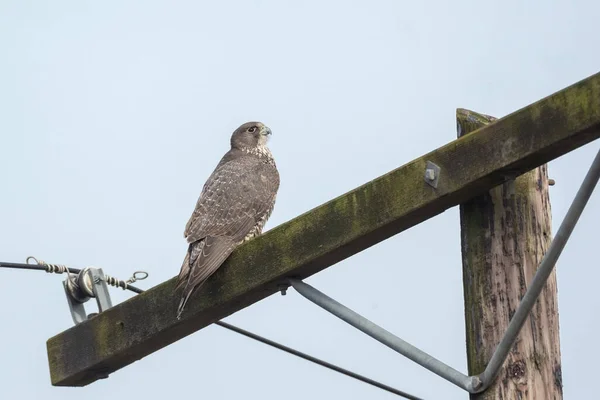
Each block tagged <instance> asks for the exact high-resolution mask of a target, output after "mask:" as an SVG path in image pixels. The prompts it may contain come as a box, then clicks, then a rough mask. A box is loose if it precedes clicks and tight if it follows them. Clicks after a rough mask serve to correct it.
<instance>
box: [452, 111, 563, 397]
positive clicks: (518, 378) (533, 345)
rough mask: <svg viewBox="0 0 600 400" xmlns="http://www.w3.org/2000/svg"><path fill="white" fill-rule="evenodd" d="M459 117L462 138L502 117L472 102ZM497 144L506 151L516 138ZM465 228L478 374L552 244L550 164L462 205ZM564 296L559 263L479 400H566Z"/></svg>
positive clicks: (469, 322)
mask: <svg viewBox="0 0 600 400" xmlns="http://www.w3.org/2000/svg"><path fill="white" fill-rule="evenodd" d="M456 118H457V129H458V136H459V137H461V136H463V135H466V134H468V133H470V132H472V131H475V130H477V129H479V128H482V127H484V126H486V125H488V124H490V123H492V122H493V121H495V118H494V117H490V116H488V115H484V114H478V113H475V112H472V111H468V110H464V109H458V110H457V113H456ZM497 146H498V149H497V151H499V152H502V151H505V148H504V147H503V146H505V147H506V146H508V147H510V144H508V143H506V144H502V143H498V144H497ZM507 149H508V148H507ZM509 178H510V177H509ZM551 183H553V182H551ZM460 228H461V248H462V260H463V285H464V297H465V321H466V339H467V359H468V368H469V375H475V374H479V373H481V372H483V370H484V369H485V367H486V365H487V363H488V361H489V360H490V358H491V356H492V354H493V352H494V349H495V348H496V346H497V345H498V343H499V342H500V340H501V339H502V336H503V335H504V333H505V332H506V328H507V326H508V323H509V321H510V319H511V318H512V316H513V314H514V312H515V310H516V308H517V306H518V305H519V302H520V299H521V298H522V297H523V295H524V294H525V291H526V289H527V287H528V285H529V283H530V282H531V279H532V277H533V275H534V273H535V271H536V269H537V267H538V265H539V264H540V262H541V260H542V257H543V256H544V254H545V253H546V250H547V249H548V246H549V245H550V241H551V235H552V232H551V213H550V199H549V195H548V169H547V164H543V165H541V166H540V167H538V168H535V169H533V170H531V171H529V172H527V173H525V174H524V175H521V176H519V177H517V178H516V179H510V180H508V181H507V182H506V183H504V184H502V185H500V186H497V187H495V188H493V189H491V190H490V191H488V192H486V193H484V194H483V195H481V196H478V197H475V198H473V199H471V200H469V201H467V202H465V203H463V204H461V205H460ZM556 296H557V285H556V272H555V270H554V271H553V272H552V275H551V276H550V277H549V279H548V281H547V283H546V286H545V288H544V290H543V291H542V294H541V295H540V297H539V298H538V300H537V302H536V305H535V307H534V308H533V310H532V312H531V314H530V316H529V317H528V319H527V321H526V323H525V325H524V326H523V329H522V331H521V333H520V335H519V337H518V338H517V340H516V342H515V344H514V345H513V347H512V349H511V352H510V355H509V356H508V359H507V360H506V362H505V363H504V365H503V367H502V368H501V370H500V373H499V375H498V378H497V379H496V381H495V382H494V383H493V384H492V386H490V387H489V388H488V390H486V391H485V392H483V393H479V394H472V395H471V399H472V400H490V399H500V400H507V399H520V400H534V399H535V400H546V399H562V375H561V361H560V342H559V322H558V303H557V297H556Z"/></svg>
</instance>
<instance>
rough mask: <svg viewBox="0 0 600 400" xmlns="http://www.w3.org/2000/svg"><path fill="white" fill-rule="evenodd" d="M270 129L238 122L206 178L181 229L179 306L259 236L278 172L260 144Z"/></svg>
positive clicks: (272, 197) (260, 124) (271, 157)
mask: <svg viewBox="0 0 600 400" xmlns="http://www.w3.org/2000/svg"><path fill="white" fill-rule="evenodd" d="M270 135H271V130H270V129H269V128H268V127H266V126H265V125H264V124H262V123H260V122H248V123H246V124H244V125H242V126H240V127H239V128H238V129H236V131H235V132H234V133H233V135H232V137H231V149H230V150H229V151H228V152H227V153H226V154H225V155H224V156H223V158H222V159H221V161H220V162H219V164H218V165H217V167H216V168H215V170H214V171H213V173H212V175H211V176H210V177H209V178H208V180H207V181H206V183H205V184H204V187H203V189H202V193H201V194H200V198H199V199H198V202H197V203H196V208H195V209H194V212H193V213H192V216H191V218H190V220H189V221H188V223H187V225H186V227H185V233H184V236H185V238H186V239H187V242H188V243H189V247H188V251H187V254H186V256H185V259H184V261H183V265H182V266H181V271H180V273H179V278H178V281H177V286H176V289H179V288H183V293H182V297H181V302H180V304H179V308H178V311H177V317H178V318H179V317H180V316H181V313H182V311H183V309H184V307H185V304H186V302H187V300H188V298H189V297H190V295H191V294H192V293H193V291H194V290H195V289H197V288H198V287H199V286H200V285H202V283H204V282H205V281H206V280H207V279H208V278H209V277H210V276H211V275H212V274H213V273H214V272H215V271H216V270H217V269H218V268H219V267H220V266H221V264H223V262H224V261H225V260H226V259H227V257H229V255H230V254H231V253H232V252H233V250H234V249H235V247H236V246H238V245H239V244H241V243H243V242H244V241H246V240H249V239H251V238H253V237H255V236H257V235H260V234H261V232H262V229H263V227H264V225H265V223H266V222H267V220H268V218H269V216H270V215H271V212H272V211H273V207H274V205H275V198H276V195H277V190H278V189H279V173H278V172H277V167H276V165H275V161H274V159H273V156H272V155H271V152H270V151H269V149H268V148H267V146H266V142H267V139H268V137H269V136H270Z"/></svg>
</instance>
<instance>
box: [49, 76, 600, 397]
mask: <svg viewBox="0 0 600 400" xmlns="http://www.w3.org/2000/svg"><path fill="white" fill-rule="evenodd" d="M599 136H600V74H596V75H593V76H591V77H590V78H587V79H585V80H583V81H581V82H579V83H577V84H575V85H572V86H570V87H569V88H566V89H564V90H562V91H560V92H558V93H556V94H554V95H552V96H550V97H547V98H545V99H543V100H541V101H539V102H537V103H535V104H532V105H530V106H528V107H526V108H523V109H521V110H519V111H516V112H515V113H513V114H511V115H509V116H507V117H505V118H503V119H501V120H498V121H497V122H495V123H494V124H491V125H489V126H487V127H485V128H483V129H480V130H479V131H477V132H473V133H470V134H467V135H465V136H463V137H461V138H460V139H458V140H455V141H453V142H451V143H448V144H447V145H445V146H443V147H440V148H439V149H437V150H434V151H432V152H431V153H429V154H426V155H424V156H423V157H420V158H418V159H416V160H414V161H412V162H410V163H408V164H406V165H404V166H402V167H400V168H398V169H396V170H394V171H391V172H390V173H388V174H385V175H383V176H381V177H379V178H377V179H375V180H373V181H371V182H369V183H367V184H365V185H363V186H361V187H359V188H357V189H354V190H352V191H350V192H349V193H346V194H344V195H342V196H340V197H338V198H336V199H333V200H331V201H329V202H327V203H325V204H323V205H321V206H319V207H317V208H315V209H313V210H311V211H309V212H307V213H305V214H303V215H300V216H299V217H297V218H295V219H293V220H291V221H289V222H287V223H285V224H282V225H280V226H278V227H277V228H275V229H272V230H271V231H269V232H267V233H265V234H264V235H262V236H260V237H258V238H256V239H253V240H251V241H249V242H247V243H245V244H243V245H242V246H240V247H238V248H237V249H236V250H235V251H234V252H233V253H232V255H231V256H230V257H229V258H228V259H227V261H226V262H225V263H224V264H223V266H222V267H221V268H220V269H219V270H218V271H217V272H216V273H215V274H214V275H213V276H212V277H211V278H210V279H209V280H208V281H207V282H206V283H205V284H204V285H203V287H202V290H200V291H198V292H197V293H195V294H194V295H193V296H192V298H191V299H190V301H189V303H188V306H187V310H186V312H185V313H184V314H183V316H182V319H181V320H179V321H178V320H177V319H176V318H175V315H176V310H177V304H178V301H179V299H178V298H177V296H175V295H174V293H173V288H174V284H175V279H171V280H169V281H167V282H164V283H162V284H160V285H158V286H156V287H154V288H152V289H150V290H148V291H146V292H145V293H143V294H141V295H139V296H136V297H134V298H132V299H130V300H128V301H126V302H124V303H121V304H119V305H117V306H115V307H113V308H111V309H109V310H107V311H105V312H103V313H100V314H99V315H98V316H96V317H94V318H92V319H91V320H89V321H86V322H84V323H82V324H80V325H78V326H75V327H72V328H70V329H67V330H66V331H64V332H62V333H60V334H58V335H56V336H54V337H52V338H50V339H49V340H48V342H47V349H48V362H49V365H50V377H51V381H52V384H53V385H58V386H83V385H87V384H89V383H91V382H94V381H95V380H97V379H100V378H103V377H106V376H107V375H108V374H109V373H112V372H114V371H116V370H118V369H120V368H123V367H124V366H126V365H128V364H131V363H132V362H135V361H136V360H139V359H140V358H142V357H145V356H147V355H148V354H151V353H152V352H155V351H157V350H159V349H161V348H163V347H165V346H167V345H169V344H170V343H173V342H174V341H176V340H179V339H181V338H183V337H185V336H187V335H189V334H191V333H193V332H195V331H197V330H199V329H202V328H203V327H205V326H207V325H209V324H212V323H213V322H215V321H218V320H220V319H222V318H224V317H227V316H228V315H230V314H232V313H235V312H237V311H239V310H241V309H243V308H244V307H247V306H249V305H251V304H253V303H255V302H257V301H259V300H261V299H263V298H265V297H267V296H269V295H271V294H273V293H275V292H277V291H278V285H279V284H281V283H282V282H285V279H286V278H289V277H296V278H300V279H304V278H306V277H308V276H310V275H312V274H314V273H316V272H319V271H321V270H323V269H324V268H327V267H330V266H332V265H334V264H335V263H337V262H339V261H341V260H343V259H345V258H347V257H350V256H351V255H353V254H356V253H358V252H360V251H362V250H364V249H366V248H368V247H370V246H372V245H374V244H376V243H378V242H380V241H382V240H384V239H387V238H389V237H390V236H392V235H395V234H397V233H399V232H402V231H404V230H406V229H408V228H410V227H412V226H414V225H415V224H418V223H420V222H422V221H424V220H426V219H428V218H431V217H433V216H435V215H437V214H439V213H441V212H443V211H444V210H446V209H448V208H450V207H453V206H456V205H458V204H460V203H463V202H464V201H466V200H468V199H470V198H472V197H473V196H475V195H478V194H481V193H483V192H485V191H487V190H490V189H491V188H493V187H494V186H497V185H499V184H501V183H503V182H504V181H505V180H506V179H507V178H506V177H507V175H508V174H517V175H518V174H522V173H525V172H527V171H529V170H531V169H532V168H535V167H537V166H539V165H542V164H544V163H546V162H548V161H550V160H552V159H554V158H556V157H558V156H560V155H562V154H565V153H568V152H569V151H571V150H573V149H576V148H578V147H580V146H582V145H584V144H586V143H589V142H590V141H592V140H595V139H597V138H598V137H599ZM427 161H432V162H434V163H436V164H437V165H438V166H440V167H441V177H440V181H439V184H438V186H437V189H434V188H432V187H431V186H429V185H428V184H426V183H425V181H424V172H425V166H426V163H427ZM335 173H336V172H335V171H334V172H332V179H334V178H335V177H334V175H335ZM170 268H173V273H176V272H177V271H176V270H177V266H171V267H170Z"/></svg>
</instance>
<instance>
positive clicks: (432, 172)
mask: <svg viewBox="0 0 600 400" xmlns="http://www.w3.org/2000/svg"><path fill="white" fill-rule="evenodd" d="M440 172H441V168H440V167H439V166H437V165H436V164H434V163H432V162H431V161H427V166H426V167H425V183H427V184H428V185H429V186H431V187H433V188H434V189H437V186H438V181H439V180H440Z"/></svg>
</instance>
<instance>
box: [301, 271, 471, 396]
mask: <svg viewBox="0 0 600 400" xmlns="http://www.w3.org/2000/svg"><path fill="white" fill-rule="evenodd" d="M289 283H290V284H291V285H292V286H293V287H294V289H296V291H297V292H298V293H300V294H301V295H302V296H304V297H305V298H307V299H308V300H310V301H312V302H313V303H315V304H316V305H318V306H319V307H322V308H323V309H325V310H326V311H329V312H330V313H332V314H333V315H335V316H336V317H338V318H340V319H341V320H343V321H345V322H347V323H349V324H350V325H352V326H353V327H355V328H356V329H358V330H360V331H362V332H364V333H366V334H367V335H369V336H371V337H372V338H373V339H375V340H377V341H378V342H381V343H382V344H384V345H386V346H387V347H389V348H391V349H392V350H395V351H397V352H398V353H400V354H402V355H403V356H405V357H406V358H409V359H410V360H412V361H414V362H416V363H417V364H419V365H421V366H422V367H424V368H427V369H428V370H430V371H431V372H433V373H434V374H436V375H439V376H441V377H442V378H444V379H446V380H448V381H450V382H452V383H454V384H455V385H456V386H458V387H460V388H462V389H464V390H466V391H467V392H470V393H473V391H474V386H475V384H476V383H477V382H476V381H475V379H476V378H475V377H470V376H467V375H465V374H463V373H461V372H459V371H457V370H455V369H454V368H452V367H451V366H449V365H447V364H444V363H443V362H441V361H440V360H438V359H437V358H434V357H432V356H430V355H429V354H427V353H425V352H424V351H423V350H420V349H418V348H416V347H415V346H413V345H412V344H410V343H408V342H405V341H404V340H402V339H400V338H399V337H397V336H395V335H393V334H392V333H390V332H388V331H386V330H385V329H383V328H382V327H380V326H378V325H376V324H374V323H373V322H371V321H369V320H368V319H366V318H365V317H363V316H362V315H360V314H358V313H356V312H354V311H352V310H351V309H349V308H348V307H346V306H344V305H343V304H340V303H338V302H337V301H335V300H334V299H332V298H331V297H329V296H327V295H326V294H324V293H322V292H320V291H318V290H317V289H315V288H314V287H312V286H310V285H309V284H307V283H304V282H302V281H299V280H296V279H290V280H289Z"/></svg>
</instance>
